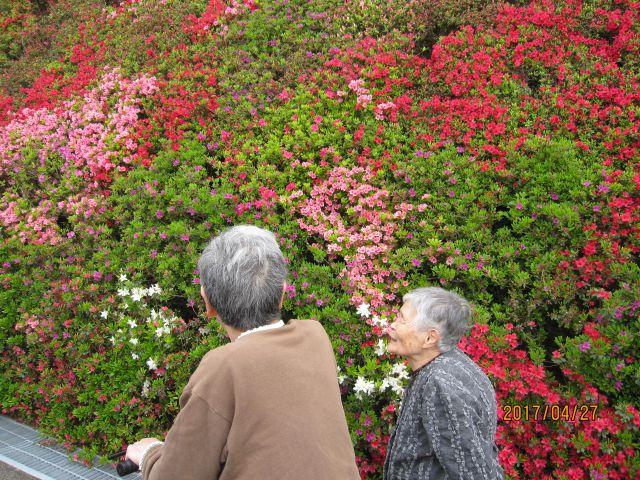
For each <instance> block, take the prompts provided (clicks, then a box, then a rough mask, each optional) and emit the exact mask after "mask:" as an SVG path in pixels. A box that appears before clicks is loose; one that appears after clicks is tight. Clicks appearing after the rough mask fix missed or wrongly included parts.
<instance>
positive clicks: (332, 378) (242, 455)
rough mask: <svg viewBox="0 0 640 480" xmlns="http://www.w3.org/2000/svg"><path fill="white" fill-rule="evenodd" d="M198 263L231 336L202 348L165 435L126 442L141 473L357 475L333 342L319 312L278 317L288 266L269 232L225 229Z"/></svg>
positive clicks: (224, 477) (214, 313)
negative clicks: (315, 318) (315, 317)
mask: <svg viewBox="0 0 640 480" xmlns="http://www.w3.org/2000/svg"><path fill="white" fill-rule="evenodd" d="M198 270H199V272H200V279H201V292H200V293H201V295H202V298H203V300H204V303H205V306H206V311H207V315H208V316H209V317H212V318H216V319H217V321H218V322H219V323H220V325H222V327H223V328H224V329H225V330H226V332H227V335H228V336H229V338H230V340H231V342H230V343H228V344H226V345H224V346H221V347H218V348H216V349H214V350H211V351H210V352H208V353H207V354H206V355H205V356H204V357H203V359H202V360H201V362H200V364H199V366H198V368H197V369H196V371H195V372H194V373H193V375H192V376H191V378H190V379H189V382H188V384H187V386H186V387H185V388H184V391H183V393H182V395H181V397H180V412H179V413H178V415H177V417H176V418H175V421H174V423H173V426H172V427H171V429H170V430H169V432H168V433H167V435H166V438H165V441H164V442H161V441H159V440H157V439H155V438H145V439H142V440H140V441H138V442H136V443H134V444H132V445H130V446H129V448H128V449H127V458H129V459H131V460H132V461H133V462H134V463H136V464H138V465H139V466H140V470H141V471H142V476H143V479H144V480H164V479H167V480H169V479H171V480H178V479H185V480H205V479H206V480H213V479H220V480H241V479H242V480H245V479H246V480H255V479H265V480H269V479H274V480H276V479H277V480H283V479H292V480H293V479H295V480H298V479H302V478H304V479H305V480H338V479H340V480H342V479H344V480H357V479H359V478H360V476H359V474H358V469H357V467H356V463H355V454H354V450H353V445H352V443H351V439H350V437H349V431H348V428H347V423H346V420H345V416H344V410H343V408H342V403H341V399H340V390H339V387H338V380H337V375H336V362H335V357H334V354H333V350H332V347H331V342H330V341H329V338H328V336H327V334H326V332H325V331H324V329H323V328H322V326H321V325H320V323H318V322H316V321H312V320H306V321H301V320H290V321H289V322H288V323H287V324H286V325H285V324H284V322H283V321H282V320H281V319H280V309H281V307H282V301H283V298H284V292H285V286H286V283H285V282H286V277H287V267H286V263H285V259H284V257H283V255H282V252H281V251H280V248H279V246H278V243H277V241H276V239H275V237H274V235H273V234H272V233H271V232H269V231H267V230H263V229H261V228H257V227H254V226H250V225H241V226H236V227H233V228H231V229H228V230H226V231H224V232H222V233H221V234H220V235H219V236H217V237H215V238H214V239H212V240H211V242H210V243H209V244H208V245H207V246H206V248H205V249H204V252H203V253H202V256H201V257H200V259H199V261H198Z"/></svg>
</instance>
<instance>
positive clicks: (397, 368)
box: [391, 363, 409, 380]
mask: <svg viewBox="0 0 640 480" xmlns="http://www.w3.org/2000/svg"><path fill="white" fill-rule="evenodd" d="M391 373H393V374H394V375H396V376H397V377H398V378H399V379H400V380H402V379H404V378H409V373H408V372H407V367H406V366H405V364H404V363H396V364H394V365H393V367H392V368H391Z"/></svg>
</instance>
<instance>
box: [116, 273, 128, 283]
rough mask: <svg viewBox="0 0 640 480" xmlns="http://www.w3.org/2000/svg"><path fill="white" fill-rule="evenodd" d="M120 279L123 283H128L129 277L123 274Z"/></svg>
mask: <svg viewBox="0 0 640 480" xmlns="http://www.w3.org/2000/svg"><path fill="white" fill-rule="evenodd" d="M118 278H119V280H120V281H121V282H126V281H127V276H126V275H125V274H124V273H123V274H121V275H120V276H119V277H118Z"/></svg>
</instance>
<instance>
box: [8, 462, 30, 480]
mask: <svg viewBox="0 0 640 480" xmlns="http://www.w3.org/2000/svg"><path fill="white" fill-rule="evenodd" d="M0 480H37V479H36V477H32V476H31V475H27V474H26V473H24V472H22V471H20V470H16V469H15V468H13V467H12V466H11V465H7V464H6V463H3V462H0Z"/></svg>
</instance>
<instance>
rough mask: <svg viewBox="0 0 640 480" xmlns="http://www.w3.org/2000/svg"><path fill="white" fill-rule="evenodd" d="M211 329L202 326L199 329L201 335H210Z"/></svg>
mask: <svg viewBox="0 0 640 480" xmlns="http://www.w3.org/2000/svg"><path fill="white" fill-rule="evenodd" d="M210 331H211V329H210V328H209V327H200V328H199V329H198V332H200V335H208V334H209V332H210Z"/></svg>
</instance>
